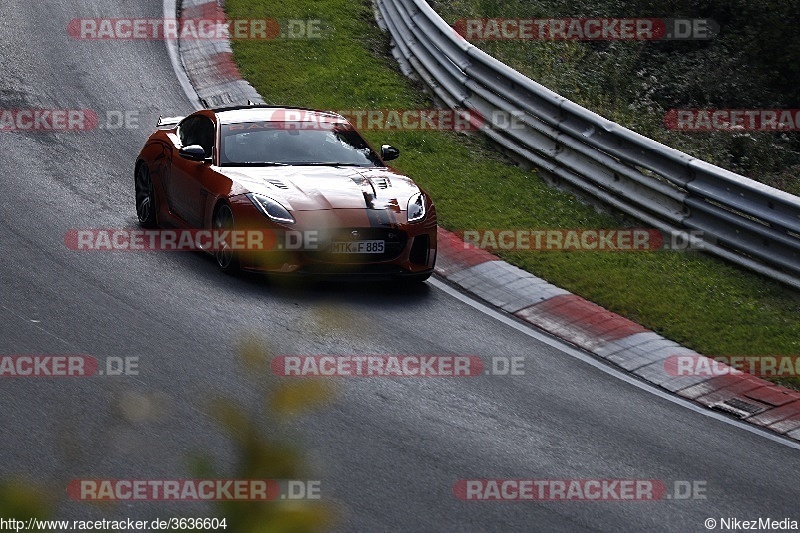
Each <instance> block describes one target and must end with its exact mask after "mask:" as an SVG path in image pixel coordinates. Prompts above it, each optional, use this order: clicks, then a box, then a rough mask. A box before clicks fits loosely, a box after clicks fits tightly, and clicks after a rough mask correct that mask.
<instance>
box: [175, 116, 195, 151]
mask: <svg viewBox="0 0 800 533" xmlns="http://www.w3.org/2000/svg"><path fill="white" fill-rule="evenodd" d="M195 122H197V117H191V118H187V119H186V120H184V121H183V122H181V125H180V126H179V127H178V138H180V140H181V146H189V145H190V144H194V143H193V142H190V139H191V136H192V132H193V125H194V123H195Z"/></svg>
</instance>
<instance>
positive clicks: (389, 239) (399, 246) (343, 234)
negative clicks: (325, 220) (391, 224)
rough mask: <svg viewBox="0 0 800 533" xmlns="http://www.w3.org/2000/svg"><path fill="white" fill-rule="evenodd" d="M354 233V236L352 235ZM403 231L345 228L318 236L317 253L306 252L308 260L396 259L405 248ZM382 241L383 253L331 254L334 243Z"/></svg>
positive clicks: (373, 261) (346, 261) (344, 261)
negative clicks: (318, 248) (318, 247)
mask: <svg viewBox="0 0 800 533" xmlns="http://www.w3.org/2000/svg"><path fill="white" fill-rule="evenodd" d="M353 232H356V234H353ZM407 240H408V236H407V235H406V233H405V232H404V231H400V230H397V229H391V228H347V229H338V230H333V231H331V232H327V233H325V234H321V235H320V239H319V246H320V250H319V251H311V252H306V255H307V257H308V259H309V260H311V261H316V262H320V263H336V264H347V263H362V264H363V263H377V262H380V261H391V260H392V259H396V258H397V257H398V256H399V255H400V254H401V253H402V251H403V249H404V248H405V246H406V241H407ZM356 241H384V251H383V253H333V250H332V244H333V243H336V242H339V243H341V242H356Z"/></svg>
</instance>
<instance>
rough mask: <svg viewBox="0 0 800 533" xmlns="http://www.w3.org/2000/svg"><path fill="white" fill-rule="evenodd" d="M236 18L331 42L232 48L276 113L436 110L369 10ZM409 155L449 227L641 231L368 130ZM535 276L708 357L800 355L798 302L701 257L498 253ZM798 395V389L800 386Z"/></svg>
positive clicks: (438, 145)
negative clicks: (279, 22) (308, 28)
mask: <svg viewBox="0 0 800 533" xmlns="http://www.w3.org/2000/svg"><path fill="white" fill-rule="evenodd" d="M227 10H228V14H229V17H231V18H252V17H272V18H276V19H306V18H311V19H322V20H323V21H325V25H326V26H327V31H326V34H327V37H326V38H325V39H322V40H295V41H292V40H275V41H269V42H256V41H241V42H235V43H234V44H233V50H234V58H235V60H236V62H237V64H238V65H239V68H240V71H241V73H242V74H243V75H244V77H245V78H246V79H247V80H248V81H250V83H252V84H253V86H254V87H255V88H256V89H257V90H258V91H259V92H260V93H261V95H262V96H263V97H264V98H265V99H266V100H267V101H268V102H272V103H279V104H285V105H296V106H307V107H314V108H323V109H333V110H341V109H389V108H393V109H400V108H430V107H432V106H433V104H432V103H431V102H430V101H429V99H428V98H427V97H426V96H425V95H424V94H423V93H422V89H421V87H420V86H419V85H416V84H414V83H412V82H410V81H409V80H408V79H406V78H405V77H404V76H402V75H401V73H400V72H399V69H398V68H397V66H396V62H395V60H394V59H393V58H392V56H391V54H390V53H389V42H388V37H387V36H386V35H385V34H383V33H381V32H380V30H379V29H378V28H377V25H376V24H375V22H374V19H373V13H372V8H371V4H370V2H360V1H356V0H322V1H320V0H317V1H314V0H285V1H283V2H280V3H279V2H272V1H268V0H228V2H227ZM363 133H364V134H365V136H366V137H367V138H368V140H369V141H370V142H371V143H373V145H380V144H384V143H389V144H392V145H394V146H397V147H399V148H400V149H401V151H402V155H401V157H400V159H398V160H397V161H396V162H395V163H396V164H395V167H396V168H398V169H399V170H401V171H403V172H405V173H407V174H408V175H410V176H412V177H413V178H414V179H415V180H416V181H417V182H418V183H420V184H421V185H422V186H423V187H425V188H426V189H427V190H428V191H429V192H430V194H431V195H432V196H433V198H434V200H435V201H436V205H437V211H438V214H439V222H440V225H441V226H443V227H445V228H447V229H450V230H455V231H458V230H464V229H477V228H500V229H505V228H528V229H533V228H538V229H541V228H579V227H583V228H616V227H630V226H641V224H637V223H636V222H635V221H632V220H630V219H627V218H625V217H622V216H619V215H614V214H609V213H599V212H598V211H597V210H595V209H594V208H592V207H590V206H588V205H586V204H585V203H583V202H582V201H579V200H577V199H576V198H575V197H573V196H571V195H570V194H567V193H564V192H561V191H558V190H555V189H553V188H550V187H548V186H547V185H546V184H545V183H544V182H543V181H542V180H541V179H540V178H539V176H538V175H537V173H536V172H535V171H526V170H523V169H521V168H519V167H517V166H515V165H514V164H512V163H511V162H510V161H508V160H507V159H506V158H505V157H504V156H502V155H500V154H499V153H498V152H497V151H496V150H495V149H493V148H492V146H491V145H490V144H489V143H488V141H486V140H485V139H484V138H483V137H479V136H466V135H463V134H458V133H454V132H430V131H428V132H410V131H406V132H399V131H394V132H385V131H384V132H382V131H364V132H363ZM499 255H501V256H502V257H503V259H505V260H507V261H509V262H510V263H513V264H515V265H518V266H520V267H522V268H524V269H526V270H528V271H530V272H532V273H533V274H535V275H537V276H541V277H543V278H545V279H547V280H549V281H551V282H552V283H554V284H556V285H558V286H561V287H564V288H566V289H568V290H570V291H572V292H575V293H577V294H580V295H581V296H583V297H585V298H587V299H589V300H592V301H594V302H597V303H598V304H600V305H602V306H604V307H606V308H608V309H610V310H613V311H615V312H617V313H620V314H622V315H625V316H627V317H629V318H631V319H633V320H635V321H637V322H639V323H641V324H643V325H645V326H647V327H649V328H651V329H653V330H655V331H657V332H659V333H661V334H662V335H664V336H666V337H668V338H671V339H674V340H676V341H678V342H681V343H683V344H684V345H686V346H689V347H691V348H693V349H695V350H697V351H699V352H701V353H705V354H707V355H793V354H800V292H798V291H794V290H791V289H789V288H787V287H785V286H782V285H780V284H777V283H774V282H772V281H769V280H765V279H763V278H761V277H759V276H756V275H754V274H752V273H749V272H747V271H743V270H741V269H739V268H736V267H734V266H731V265H729V264H727V263H724V262H721V261H719V260H716V259H714V258H711V257H706V256H704V255H701V254H698V253H677V252H647V253H641V252H638V253H608V252H598V253H592V252H516V253H502V254H499ZM794 383H795V384H800V380H795V381H794Z"/></svg>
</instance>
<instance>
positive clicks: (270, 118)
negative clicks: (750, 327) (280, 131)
mask: <svg viewBox="0 0 800 533" xmlns="http://www.w3.org/2000/svg"><path fill="white" fill-rule="evenodd" d="M212 111H214V113H215V114H216V115H217V120H218V121H219V123H220V124H241V123H244V122H275V121H278V122H329V123H332V124H336V123H347V119H346V118H344V117H343V116H341V115H339V114H337V113H334V112H332V111H320V110H318V109H308V108H303V107H281V106H262V105H249V106H237V107H223V108H218V109H213V110H212Z"/></svg>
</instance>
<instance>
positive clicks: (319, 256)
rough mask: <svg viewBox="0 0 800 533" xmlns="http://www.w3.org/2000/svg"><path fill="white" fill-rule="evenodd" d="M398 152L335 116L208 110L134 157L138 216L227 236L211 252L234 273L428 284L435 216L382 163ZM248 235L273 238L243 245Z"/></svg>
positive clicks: (417, 192)
mask: <svg viewBox="0 0 800 533" xmlns="http://www.w3.org/2000/svg"><path fill="white" fill-rule="evenodd" d="M398 155H399V151H398V150H397V149H396V148H393V147H391V146H389V145H384V146H382V147H381V150H380V153H377V152H376V151H375V150H374V149H373V148H372V147H371V146H370V145H369V144H368V143H367V142H366V141H365V140H364V138H363V137H362V136H361V135H360V134H359V133H358V131H356V130H355V128H353V126H352V125H351V124H350V123H349V122H348V121H347V120H346V119H345V118H344V117H342V116H341V115H338V114H336V113H331V112H326V111H317V110H312V109H303V108H288V107H274V106H265V105H248V106H237V107H226V108H219V109H204V110H201V111H197V112H195V113H193V114H191V115H189V116H187V117H173V118H167V119H159V122H158V127H157V130H156V131H155V132H154V133H153V134H152V135H151V136H150V138H149V139H148V140H147V142H146V143H145V146H144V148H143V149H142V151H141V152H140V154H139V156H138V158H137V160H136V167H135V171H134V176H135V180H134V181H135V188H136V212H137V215H138V219H139V223H140V224H141V225H142V226H144V227H146V228H156V227H160V228H177V229H179V230H196V231H201V230H203V231H207V232H217V234H218V235H222V237H221V238H220V239H219V245H218V246H212V247H209V248H207V251H209V252H210V253H213V254H214V256H215V258H216V262H217V264H218V265H219V267H220V268H221V269H222V270H223V271H226V272H234V271H236V270H238V269H244V270H254V271H261V272H268V273H286V274H289V273H296V274H300V275H303V274H305V275H312V276H328V275H335V276H339V275H345V274H352V275H357V276H380V277H391V278H405V279H410V280H419V281H421V280H425V279H427V278H428V277H429V276H430V275H431V273H432V272H433V266H434V263H435V261H436V210H435V208H434V205H433V202H432V201H431V198H430V196H429V195H428V194H427V193H426V192H425V191H423V190H422V189H421V188H420V187H419V186H417V185H416V184H415V183H414V181H413V180H411V179H410V178H408V177H407V176H404V175H403V174H400V173H398V172H397V171H395V170H393V169H392V168H390V167H388V166H387V165H386V163H385V161H389V160H392V159H395V158H396V157H397V156H398ZM241 232H261V233H260V234H261V235H263V234H268V235H269V238H267V239H266V241H264V240H263V239H259V240H251V239H249V238H247V239H244V238H243V239H241V240H240V241H237V242H238V244H240V245H235V243H234V238H235V237H234V236H238V235H239V234H240V233H241ZM264 242H267V243H268V245H266V246H264ZM252 243H256V244H259V246H248V244H252ZM241 244H243V245H241Z"/></svg>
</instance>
